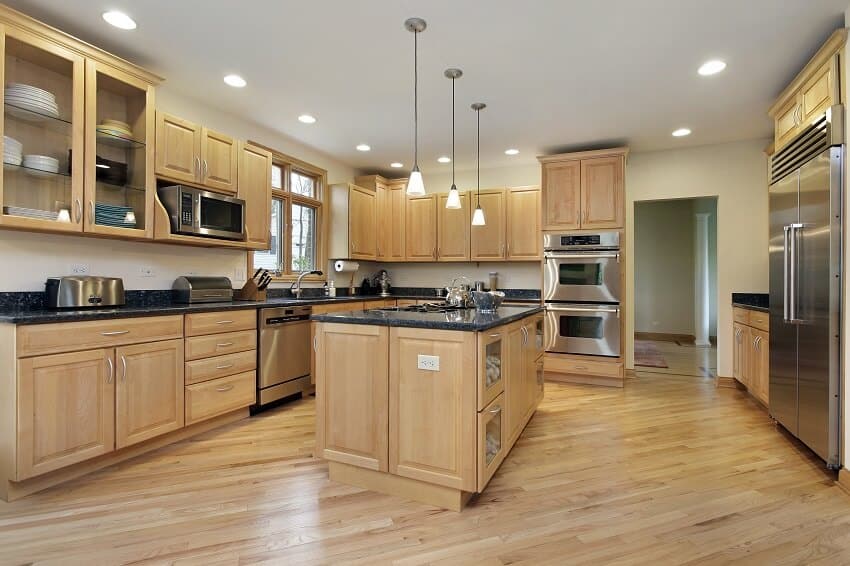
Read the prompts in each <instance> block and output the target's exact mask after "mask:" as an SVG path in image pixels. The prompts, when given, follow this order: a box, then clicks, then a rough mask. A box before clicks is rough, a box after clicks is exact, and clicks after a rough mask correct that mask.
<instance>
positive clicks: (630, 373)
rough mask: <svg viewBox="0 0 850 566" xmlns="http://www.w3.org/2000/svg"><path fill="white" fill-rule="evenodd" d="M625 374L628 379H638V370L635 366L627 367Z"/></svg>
mask: <svg viewBox="0 0 850 566" xmlns="http://www.w3.org/2000/svg"><path fill="white" fill-rule="evenodd" d="M623 375H624V376H625V378H626V379H637V372H636V371H635V369H634V368H631V369H629V368H626V369H625V370H623Z"/></svg>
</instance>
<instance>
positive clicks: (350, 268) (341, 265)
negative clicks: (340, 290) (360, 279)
mask: <svg viewBox="0 0 850 566" xmlns="http://www.w3.org/2000/svg"><path fill="white" fill-rule="evenodd" d="M333 266H334V271H335V272H337V273H340V274H345V273H351V278H350V279H349V281H348V294H349V295H350V296H354V295H355V294H356V291H357V290H356V289H355V287H354V276H355V275H356V274H357V270H358V269H360V264H359V263H357V262H356V261H348V260H344V259H337V260H334V262H333Z"/></svg>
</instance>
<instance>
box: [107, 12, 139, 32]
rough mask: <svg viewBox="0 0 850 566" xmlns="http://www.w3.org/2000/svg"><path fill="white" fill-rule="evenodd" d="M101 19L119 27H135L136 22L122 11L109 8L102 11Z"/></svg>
mask: <svg viewBox="0 0 850 566" xmlns="http://www.w3.org/2000/svg"><path fill="white" fill-rule="evenodd" d="M103 19H104V20H105V21H106V23H108V24H110V25H113V26H115V27H117V28H120V29H136V22H135V21H134V20H133V18H131V17H130V16H128V15H127V14H125V13H124V12H118V11H116V10H110V11H109V12H104V13H103Z"/></svg>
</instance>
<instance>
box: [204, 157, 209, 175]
mask: <svg viewBox="0 0 850 566" xmlns="http://www.w3.org/2000/svg"><path fill="white" fill-rule="evenodd" d="M209 171H210V168H209V166H208V165H207V160H206V159H204V179H206V178H207V173H209Z"/></svg>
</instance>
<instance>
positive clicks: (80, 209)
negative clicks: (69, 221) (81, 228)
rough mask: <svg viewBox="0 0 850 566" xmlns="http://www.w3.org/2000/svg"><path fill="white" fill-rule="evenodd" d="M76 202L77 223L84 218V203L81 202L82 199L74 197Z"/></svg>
mask: <svg viewBox="0 0 850 566" xmlns="http://www.w3.org/2000/svg"><path fill="white" fill-rule="evenodd" d="M74 204H75V205H77V216H76V219H77V224H79V223H80V221H81V220H82V219H83V203H81V202H80V199H78V198H77V199H74Z"/></svg>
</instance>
